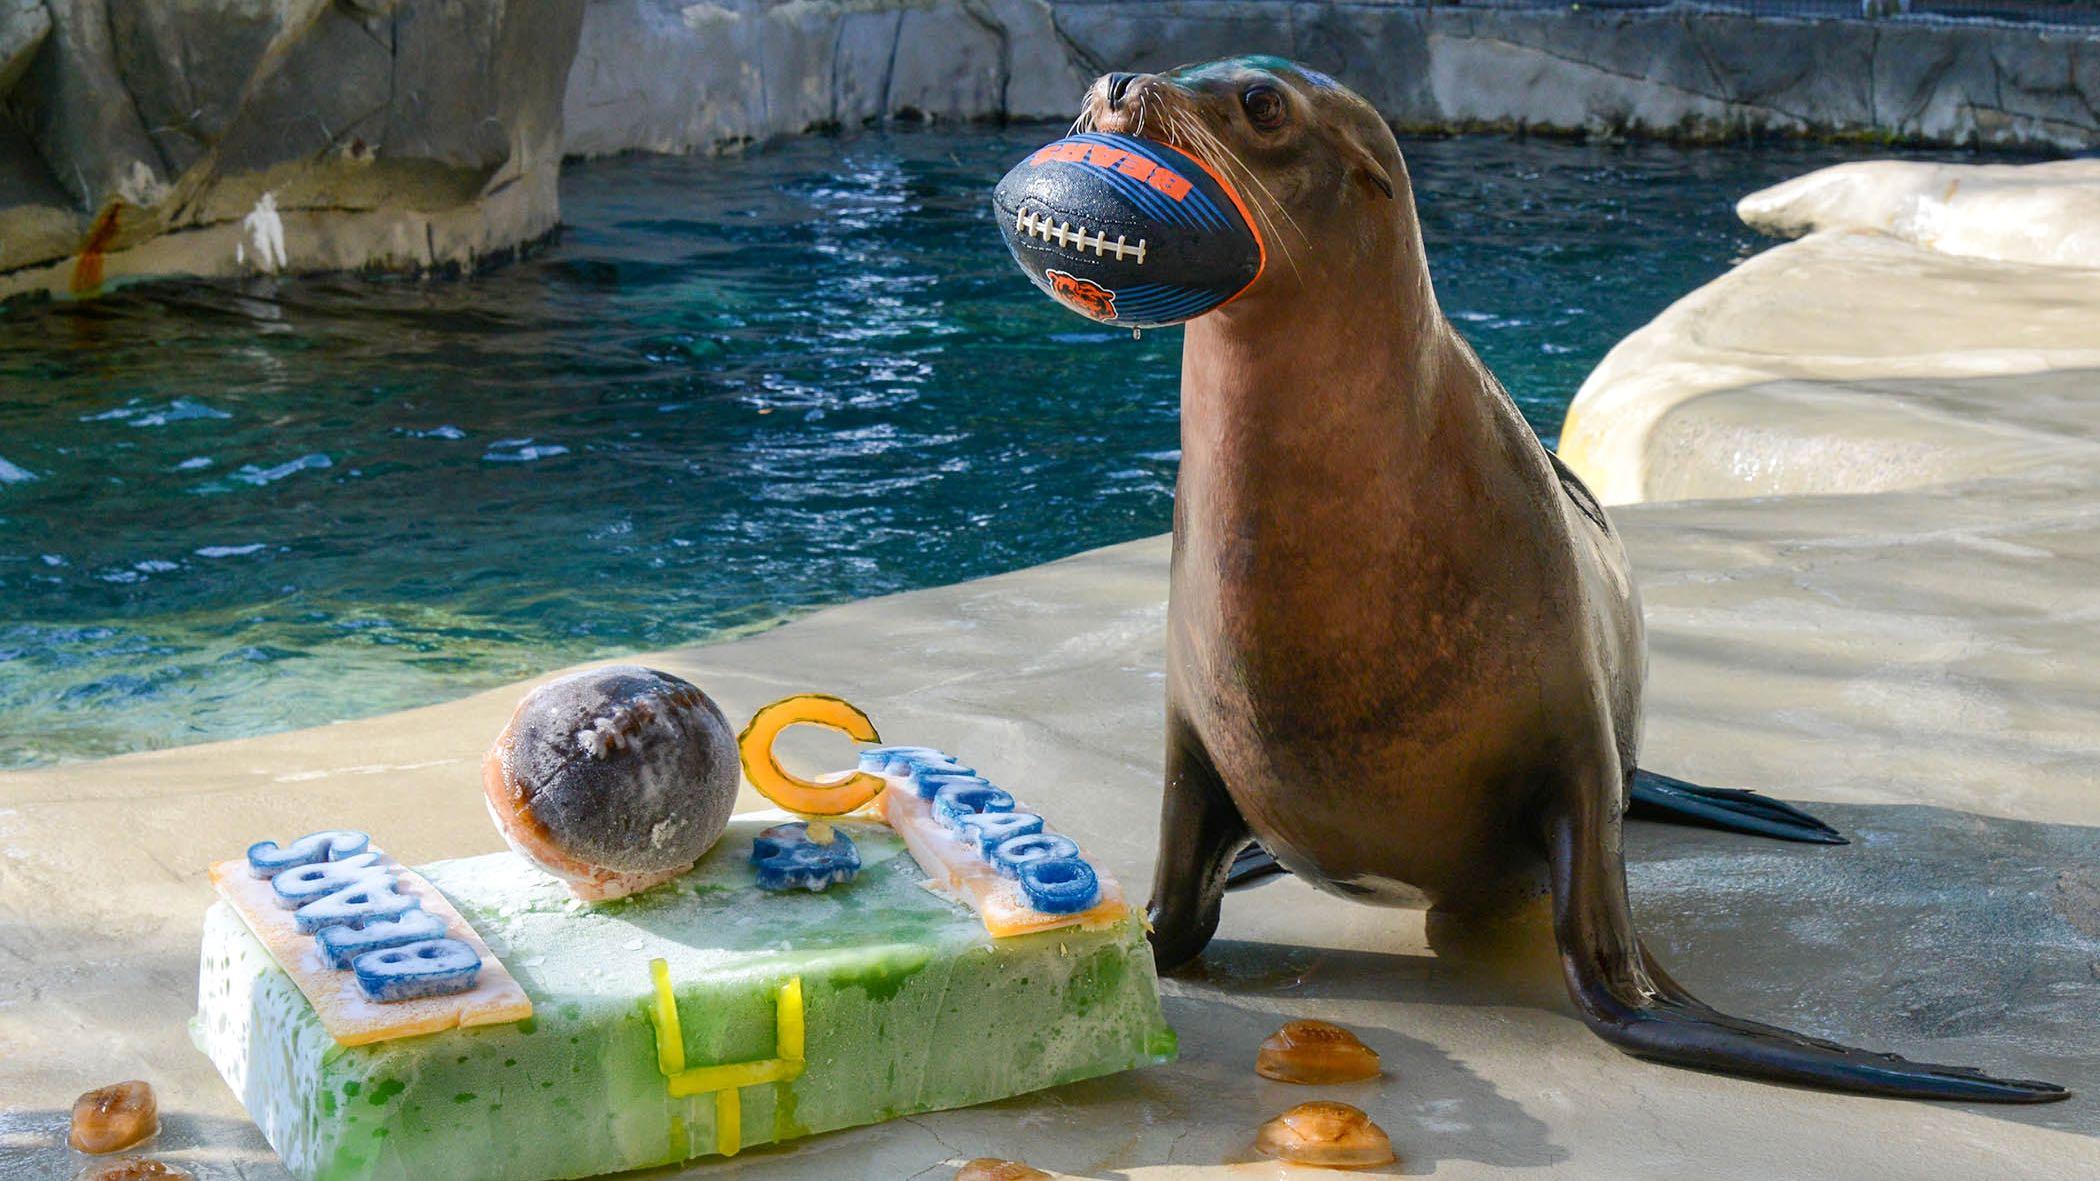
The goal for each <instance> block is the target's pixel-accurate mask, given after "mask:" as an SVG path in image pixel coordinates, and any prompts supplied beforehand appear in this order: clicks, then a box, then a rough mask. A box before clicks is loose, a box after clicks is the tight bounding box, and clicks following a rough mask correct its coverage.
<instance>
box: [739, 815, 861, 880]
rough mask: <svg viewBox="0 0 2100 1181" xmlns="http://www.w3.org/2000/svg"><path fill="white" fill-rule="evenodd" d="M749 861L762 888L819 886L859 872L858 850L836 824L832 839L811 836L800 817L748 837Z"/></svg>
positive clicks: (852, 876) (848, 877) (850, 838)
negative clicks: (826, 840) (825, 840)
mask: <svg viewBox="0 0 2100 1181" xmlns="http://www.w3.org/2000/svg"><path fill="white" fill-rule="evenodd" d="M751 864H752V866H753V868H755V869H757V870H758V885H759V888H760V889H762V890H774V891H779V890H822V889H824V888H826V887H827V886H831V885H833V884H835V883H838V882H850V881H852V880H853V878H854V875H855V874H858V873H859V872H860V850H859V848H857V847H855V845H854V844H853V838H852V837H849V836H847V835H846V834H845V832H844V831H843V830H841V829H839V828H837V827H833V828H832V830H831V840H830V841H828V842H819V841H816V840H813V839H811V837H810V835H809V825H808V824H807V823H805V822H803V821H799V820H798V821H795V822H793V823H791V824H776V825H774V826H772V827H771V828H768V829H765V830H763V831H761V832H760V833H759V834H758V836H756V837H755V838H753V839H752V841H751Z"/></svg>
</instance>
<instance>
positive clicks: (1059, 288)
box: [1043, 269, 1116, 320]
mask: <svg viewBox="0 0 2100 1181" xmlns="http://www.w3.org/2000/svg"><path fill="white" fill-rule="evenodd" d="M1043 274H1044V275H1045V276H1046V277H1048V278H1049V280H1050V293H1051V294H1052V295H1055V296H1056V297H1057V298H1059V299H1061V300H1063V301H1064V303H1065V306H1067V307H1069V308H1071V309H1072V310H1074V311H1076V312H1078V313H1079V314H1080V315H1082V316H1092V317H1093V318H1094V319H1096V320H1113V319H1115V318H1116V293H1115V292H1113V291H1110V290H1109V289H1108V288H1106V287H1103V286H1102V285H1101V284H1099V283H1096V282H1094V281H1093V280H1092V279H1082V278H1080V277H1079V276H1077V275H1073V274H1067V273H1066V272H1064V271H1060V270H1055V269H1052V270H1047V271H1044V272H1043Z"/></svg>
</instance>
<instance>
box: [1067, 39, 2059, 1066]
mask: <svg viewBox="0 0 2100 1181" xmlns="http://www.w3.org/2000/svg"><path fill="white" fill-rule="evenodd" d="M1081 122H1082V123H1083V124H1087V123H1090V124H1091V125H1092V126H1093V127H1094V128H1097V129H1100V130H1103V131H1111V132H1121V133H1123V134H1128V135H1139V136H1150V137H1152V138H1155V139H1159V140H1163V141H1166V142H1168V143H1171V144H1173V145H1174V146H1176V147H1179V148H1181V149H1183V150H1184V151H1188V152H1190V153H1192V154H1195V155H1197V156H1199V157H1201V158H1203V160H1204V161H1205V162H1206V163H1207V164H1209V165H1210V166H1211V167H1212V168H1213V169H1214V170H1215V171H1217V172H1218V174H1219V175H1221V176H1223V177H1226V178H1228V180H1229V182H1230V183H1232V184H1234V185H1235V186H1237V187H1238V188H1239V189H1240V191H1241V195H1242V197H1243V198H1245V199H1246V200H1247V201H1248V203H1249V205H1250V208H1252V209H1253V210H1254V212H1255V217H1256V220H1257V221H1258V222H1259V223H1260V228H1261V230H1262V232H1263V234H1264V235H1265V237H1266V239H1267V240H1268V241H1269V243H1270V249H1271V251H1272V253H1273V254H1277V255H1281V258H1280V259H1275V258H1272V261H1271V264H1270V265H1269V266H1268V268H1267V269H1266V271H1265V273H1264V274H1263V276H1262V277H1261V278H1260V279H1259V280H1258V281H1257V282H1256V283H1255V284H1254V285H1253V286H1252V287H1251V288H1249V289H1248V290H1247V291H1246V292H1244V293H1243V294H1242V295H1241V296H1240V298H1238V299H1237V300H1234V301H1233V302H1232V303H1230V304H1229V305H1227V306H1225V307H1223V308H1221V309H1220V310H1218V311H1216V312H1213V313H1211V314H1209V315H1207V316H1204V317H1201V318H1199V319H1197V320H1195V321H1193V322H1191V323H1190V324H1189V326H1188V335H1187V339H1186V341H1185V342H1184V344H1183V352H1182V375H1181V440H1182V455H1181V473H1180V479H1179V483H1178V486H1177V489H1176V494H1175V500H1174V556H1173V582H1172V593H1171V597H1170V606H1169V614H1168V644H1167V752H1166V798H1165V803H1164V807H1163V810H1162V817H1161V819H1162V839H1161V849H1160V856H1159V863H1158V870H1157V877H1156V879H1155V881H1154V885H1153V894H1152V904H1151V920H1152V925H1153V936H1152V938H1153V947H1154V951H1155V955H1156V956H1157V959H1158V961H1159V964H1160V967H1161V968H1162V969H1171V968H1174V967H1176V966H1179V965H1181V964H1183V963H1185V962H1186V961H1188V960H1189V959H1191V958H1192V957H1194V956H1195V955H1196V954H1197V953H1198V952H1199V951H1201V950H1202V948H1203V946H1204V944H1205V943H1206V942H1207V941H1208V940H1209V939H1210V937H1211V934H1212V933H1213V932H1214V931H1215V930H1216V929H1217V924H1218V912H1219V905H1220V898H1221V895H1222V893H1223V892H1224V890H1225V888H1226V885H1227V882H1228V878H1230V877H1231V876H1232V875H1233V865H1234V860H1235V858H1236V857H1237V856H1239V855H1240V854H1241V853H1242V852H1243V851H1244V850H1246V849H1248V848H1249V847H1250V841H1252V840H1254V839H1256V838H1258V839H1259V841H1260V844H1261V846H1263V847H1265V848H1266V849H1267V850H1268V852H1269V854H1270V855H1273V857H1274V859H1275V861H1276V862H1279V863H1281V865H1282V867H1283V868H1285V869H1287V870H1289V871H1290V872H1292V873H1295V874H1297V875H1299V876H1300V877H1302V878H1304V879H1305V880H1307V881H1308V882H1311V883H1313V884H1314V885H1316V886H1318V887H1319V888H1321V889H1323V890H1327V891H1329V892H1332V893H1336V894H1341V895H1343V896H1346V897H1350V898H1354V899H1357V900H1359V901H1366V902H1378V903H1406V902H1419V901H1422V900H1427V901H1428V902H1430V903H1432V904H1434V905H1436V906H1438V907H1439V908H1444V909H1450V910H1456V911H1460V912H1463V911H1466V910H1469V909H1481V908H1486V907H1489V906H1491V905H1496V904H1499V903H1501V902H1503V901H1506V900H1508V899H1509V898H1511V897H1513V896H1518V895H1521V893H1522V892H1524V891H1526V890H1532V891H1535V890H1536V889H1537V888H1538V887H1537V883H1538V882H1539V880H1540V878H1542V877H1543V878H1544V879H1545V881H1546V883H1547V887H1548V889H1549V890H1550V893H1551V900H1552V911H1553V926H1554V935H1555V940H1556V942H1557V944H1558V946H1559V952H1560V961H1561V966H1562V971H1563V975H1564V976H1565V978H1566V982H1567V986H1568V992H1569V994H1570V996H1571V997H1572V998H1573V1000H1574V1002H1575V1005H1576V1007H1577V1008H1578V1009H1579V1010H1580V1012H1581V1014H1582V1017H1583V1019H1584V1020H1585V1021H1586V1022H1587V1023H1588V1024H1589V1026H1590V1028H1591V1029H1592V1030H1594V1031H1595V1032H1596V1033H1597V1034H1598V1035H1600V1036H1601V1037H1603V1038H1604V1039H1606V1040H1607V1041H1609V1042H1611V1043H1612V1044H1614V1045H1616V1046H1618V1047H1619V1048H1621V1049H1623V1050H1626V1051H1628V1052H1630V1053H1632V1054H1636V1055H1638V1056H1640V1057H1644V1058H1650V1059H1655V1060H1657V1061H1661V1062H1667V1063H1674V1064H1678V1065H1683V1066H1692V1067H1699V1068H1705V1069H1710V1070H1717V1071H1723V1072H1727V1073H1732V1074H1741V1075H1748V1076H1753V1077H1757V1078H1763V1079H1770V1080H1775V1081H1780V1082H1789V1083H1797V1084H1805V1085H1809V1086H1818V1087H1828V1088H1833V1089H1837V1090H1845V1091H1859V1092H1866V1093H1871V1094H1880V1095H1897V1096H1909V1097H1915V1098H1935V1099H1966V1100H1983V1101H1994V1102H2015V1103H2017V1102H2041V1101H2047V1100H2053V1099H2061V1098H2064V1097H2065V1095H2066V1094H2067V1092H2065V1091H2064V1090H2063V1088H2061V1087H2058V1086H2054V1085H2052V1084H2049V1083H2041V1082H2026V1081H2019V1080H2004V1079H1997V1078H1992V1077H1990V1076H1988V1075H1985V1074H1983V1073H1981V1072H1978V1071H1975V1070H1969V1069H1964V1068H1959V1067H1946V1066H1932V1065H1926V1064H1922V1063H1915V1062H1910V1061H1906V1060H1904V1059H1902V1058H1898V1057H1895V1056H1892V1055H1887V1054H1875V1053H1869V1052H1867V1051H1864V1050H1857V1049H1852V1048H1850V1047H1846V1046H1842V1045H1838V1044H1836V1043H1833V1042H1828V1041H1823V1040H1820V1039H1817V1038H1812V1037H1808V1036H1805V1035H1802V1034H1798V1033H1793V1032H1791V1031H1788V1030H1784V1029H1779V1028H1776V1027H1774V1026H1770V1025H1764V1024H1760V1023H1757V1022H1753V1021H1746V1020H1743V1019H1740V1018H1736V1017H1730V1016H1727V1015H1724V1014H1722V1013H1719V1012H1716V1011H1715V1010H1713V1009H1712V1008H1709V1007H1708V1006H1706V1005H1705V1004H1703V1003H1701V1002H1700V1001H1698V1000H1697V999H1696V998H1694V997H1693V996H1691V995H1690V994H1689V993H1687V992H1686V991H1685V990H1684V989H1683V988H1682V987H1681V986H1680V985H1678V984H1677V983H1676V982H1675V981H1673V980H1671V979H1670V977H1669V975H1668V974H1666V973H1665V972H1664V971H1663V970H1662V968H1661V967H1660V966H1658V965H1657V964H1656V962H1655V960H1654V959H1653V957H1651V956H1650V955H1649V954H1648V952H1647V950H1646V949H1645V948H1644V947H1643V946H1642V945H1641V941H1640V939H1639V937H1638V936H1637V935H1636V934H1635V932H1634V930H1633V923H1632V919H1631V917H1630V915H1629V913H1628V908H1627V901H1626V877H1625V866H1624V863H1623V861H1622V860H1621V856H1620V847H1619V842H1620V820H1621V816H1622V814H1624V813H1625V811H1626V809H1627V807H1628V804H1629V801H1631V802H1632V803H1633V804H1634V805H1635V806H1637V807H1645V808H1648V809H1652V810H1655V811H1657V812H1659V813H1662V814H1665V815H1668V816H1671V817H1673V818H1676V819H1681V820H1687V821H1691V822H1697V823H1709V824H1716V825H1720V826H1722V827H1729V828H1736V829H1741V830H1745V831H1754V832H1763V833H1766V834H1767V835H1774V836H1781V837H1789V838H1792V839H1799V840H1824V841H1833V842H1834V841H1838V840H1840V839H1841V838H1838V837H1837V836H1836V834H1835V833H1833V832H1831V831H1830V830H1829V829H1828V828H1826V827H1824V826H1823V825H1821V824H1820V823H1819V822H1817V821H1815V820H1814V819H1813V818H1810V817H1808V816H1806V815H1805V814H1802V813H1800V812H1797V811H1795V810H1793V809H1791V808H1789V807H1787V806H1786V805H1783V804H1779V803H1777V802H1776V801H1770V800H1765V799H1762V798H1760V797H1756V796H1751V795H1749V794H1748V793H1742V792H1728V791H1721V790H1717V789H1709V788H1698V787H1693V786H1691V785H1688V784H1683V783H1680V782H1678V781H1674V780H1668V779H1665V778H1662V777H1655V776H1649V775H1646V774H1645V773H1643V774H1636V772H1635V770H1634V768H1635V761H1634V755H1635V745H1636V742H1637V740H1638V737H1639V734H1640V711H1641V682H1642V678H1643V676H1644V674H1645V671H1646V657H1645V649H1644V646H1643V638H1642V630H1641V612H1640V605H1639V602H1638V599H1637V598H1636V595H1635V591H1634V586H1633V580H1632V576H1631V573H1630V571H1629V569H1628V565H1627V561H1626V554H1625V551H1624V550H1623V549H1622V548H1621V546H1620V543H1619V539H1618V537H1617V536H1616V535H1615V534H1614V533H1613V530H1612V527H1611V522H1610V520H1609V518H1608V517H1607V516H1606V514H1605V512H1604V511H1603V509H1602V508H1601V507H1600V506H1599V505H1598V503H1597V501H1596V499H1595V498H1594V497H1592V496H1591V495H1590V493H1589V491H1588V489H1586V488H1584V487H1583V486H1582V483H1581V481H1580V480H1578V479H1576V477H1575V476H1574V474H1573V473H1571V472H1569V471H1568V469H1567V468H1565V467H1563V466H1562V465H1561V464H1560V463H1559V461H1558V460H1557V459H1555V458H1554V457H1553V456H1552V455H1551V454H1549V453H1548V452H1547V451H1546V449H1545V448H1544V447H1543V446H1541V445H1540V443H1539V441H1538V439H1537V437H1536V436H1534V435H1533V434H1532V432H1531V430H1530V428H1529V427H1527V426H1526V425H1525V423H1524V420H1523V418H1522V417H1520V416H1519V414H1518V412H1517V408H1516V406H1515V404H1514V403H1512V402H1511V400H1510V398H1509V395H1508V394H1507V393H1505V392H1504V391H1503V389H1502V387H1501V385H1500V384H1499V383H1497V382H1496V380H1495V378H1494V376H1493V375H1492V374H1490V373H1489V372H1488V371H1487V369H1486V367H1485V366H1483V365H1482V364H1481V363H1480V360H1479V359H1478V358H1477V357H1475V356H1474V354H1473V352H1472V350H1471V349H1470V348H1469V347H1467V345H1466V342H1465V341H1464V340H1463V339H1462V338H1461V337H1460V336H1459V335H1458V333H1457V332H1456V331H1455V330H1454V329H1453V328H1452V327H1451V325H1450V323H1449V322H1448V321H1446V320H1445V318H1444V316H1443V314H1442V313H1441V312H1440V311H1439V310H1438V308H1437V302H1436V294H1435V291H1434V290H1433V289H1432V287H1431V285H1430V278H1429V268H1428V265H1427V263H1426V261H1425V259H1424V254H1423V246H1422V235H1421V230H1420V227H1419V225H1418V224H1417V222H1416V218H1415V208H1414V198H1413V194H1412V191H1411V189H1410V188H1409V185H1408V178H1407V170H1406V166H1405V164H1404V163H1403V162H1402V160H1401V156H1400V148H1399V144H1398V143H1397V142H1396V141H1395V140H1394V138H1393V135H1392V132H1391V130H1390V129H1389V128H1388V127H1387V126H1386V124H1385V122H1384V120H1383V119H1381V118H1380V117H1379V116H1378V114H1377V113H1376V112H1375V111H1374V110H1373V109H1372V108H1371V106H1370V105H1369V104H1368V103H1366V102H1364V100H1362V99H1361V98H1359V97H1357V96H1356V95H1355V94H1352V93H1351V92H1349V91H1348V90H1347V89H1345V88H1343V87H1342V86H1340V85H1338V84H1337V83H1335V81H1334V80H1333V79H1331V78H1328V77H1326V76H1325V75H1322V74H1319V73H1317V72H1315V71H1312V70H1308V69H1305V68H1303V67H1299V66H1295V65H1292V64H1291V63H1288V62H1284V61H1281V60H1278V59H1275V58H1236V59H1231V60H1227V61H1221V62H1214V63H1211V64H1208V65H1203V66H1197V67H1191V68H1186V69H1181V70H1177V71H1174V72H1172V73H1168V74H1149V75H1135V74H1112V75H1109V76H1107V77H1105V78H1103V79H1101V80H1100V81H1099V82H1097V83H1096V84H1095V85H1094V87H1093V89H1092V90H1091V91H1090V93H1089V95H1088V98H1087V102H1086V106H1085V110H1084V112H1083V114H1082V116H1081Z"/></svg>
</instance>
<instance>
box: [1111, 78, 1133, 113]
mask: <svg viewBox="0 0 2100 1181" xmlns="http://www.w3.org/2000/svg"><path fill="white" fill-rule="evenodd" d="M1137 80H1138V76H1137V75H1136V74H1110V75H1109V76H1108V107H1109V109H1110V110H1114V109H1115V108H1116V107H1117V106H1119V105H1121V104H1122V102H1123V94H1124V92H1125V91H1128V90H1129V89H1130V84H1131V83H1132V82H1135V81H1137Z"/></svg>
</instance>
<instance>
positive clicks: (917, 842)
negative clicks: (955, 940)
mask: <svg viewBox="0 0 2100 1181" xmlns="http://www.w3.org/2000/svg"><path fill="white" fill-rule="evenodd" d="M885 778H887V779H889V781H890V784H889V787H890V789H889V790H888V791H885V792H883V793H882V795H881V796H879V797H877V799H876V801H875V803H876V806H877V807H878V808H880V809H881V810H882V819H883V821H884V822H885V823H887V824H888V825H889V826H890V827H891V828H893V829H896V830H897V835H899V836H901V837H903V838H904V847H905V848H907V849H910V850H911V855H912V857H913V858H915V859H916V860H917V861H918V863H919V868H921V869H923V870H925V871H926V876H927V877H928V878H929V879H931V881H932V884H933V885H935V886H938V887H940V888H941V889H943V890H945V891H947V892H948V893H950V894H953V895H955V896H956V897H957V898H960V899H961V900H962V901H963V902H964V903H966V904H967V905H968V906H969V907H970V909H971V910H974V911H976V912H977V917H978V918H980V919H982V920H983V921H984V929H985V931H986V932H988V933H989V934H990V935H991V936H992V938H994V939H1004V938H1006V937H1007V936H1009V935H1026V934H1029V933H1030V932H1033V931H1052V930H1057V929H1059V928H1062V927H1086V928H1096V927H1106V926H1109V925H1111V924H1114V923H1117V922H1120V921H1121V920H1122V918H1123V916H1124V915H1125V914H1126V913H1128V911H1129V909H1130V908H1129V907H1128V906H1126V905H1125V904H1124V902H1123V888H1122V887H1121V886H1118V885H1117V884H1116V879H1114V878H1113V877H1110V876H1109V873H1108V871H1107V870H1106V869H1103V868H1102V867H1101V865H1100V864H1099V863H1098V862H1095V861H1093V860H1092V859H1091V858H1089V859H1088V864H1090V865H1092V866H1093V867H1094V873H1095V875H1096V876H1097V877H1099V878H1100V879H1101V901H1099V902H1096V903H1095V904H1094V905H1093V906H1091V907H1089V908H1087V909H1086V910H1082V911H1078V912H1075V913H1073V914H1044V913H1043V912H1042V911H1039V910H1037V909H1036V908H1034V907H1033V906H1030V905H1028V899H1027V897H1026V896H1025V895H1023V894H1022V893H1021V887H1020V885H1019V883H1017V882H1015V881H1014V880H1013V879H1012V878H1008V877H1003V876H1001V875H1000V873H999V871H998V870H996V869H993V868H992V867H991V866H990V865H989V864H988V863H986V861H985V860H984V858H982V857H980V856H978V855H977V850H975V849H973V848H971V847H970V845H969V843H968V842H966V841H964V840H963V839H962V838H961V837H959V836H957V835H956V834H955V833H954V832H953V831H951V830H950V829H947V828H944V827H942V825H941V822H940V821H938V820H936V819H934V817H933V805H932V804H931V803H930V802H928V801H926V800H922V799H920V798H919V793H918V792H916V791H914V790H913V789H912V784H911V781H910V780H909V779H905V778H903V777H901V776H885ZM1030 810H1031V811H1033V809H1030ZM1043 831H1044V832H1055V831H1057V830H1056V829H1054V828H1051V827H1050V826H1049V825H1048V823H1047V822H1046V823H1045V824H1044V826H1043Z"/></svg>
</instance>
